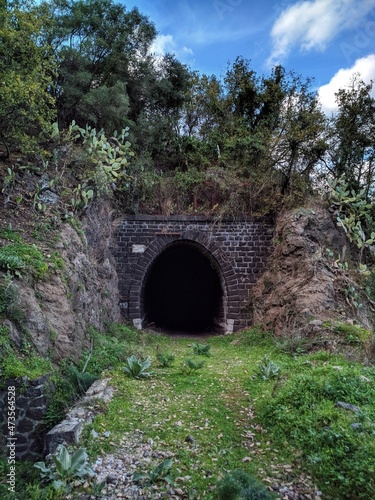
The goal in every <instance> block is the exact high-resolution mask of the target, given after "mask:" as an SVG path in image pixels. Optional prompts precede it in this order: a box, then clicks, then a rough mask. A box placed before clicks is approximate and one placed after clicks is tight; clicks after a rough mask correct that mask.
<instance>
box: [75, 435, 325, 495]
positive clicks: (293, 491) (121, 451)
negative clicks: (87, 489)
mask: <svg viewBox="0 0 375 500" xmlns="http://www.w3.org/2000/svg"><path fill="white" fill-rule="evenodd" d="M108 437H109V436H107V438H105V437H104V434H102V435H97V436H96V439H108ZM116 446H117V449H116V452H114V453H110V454H106V455H104V456H101V457H98V458H97V460H96V462H95V463H94V464H93V465H92V468H93V470H94V472H95V478H94V480H95V481H96V483H98V484H99V483H102V482H103V483H104V487H103V488H102V490H101V492H100V494H99V495H97V496H96V497H95V496H93V495H87V494H86V495H85V494H83V495H81V496H80V497H79V498H80V499H81V500H94V499H96V500H98V499H100V500H115V499H118V498H121V499H138V500H144V499H158V498H167V499H172V500H173V499H188V498H192V496H191V493H192V491H191V488H189V489H190V497H189V495H188V494H187V492H186V491H184V489H183V483H184V480H186V481H187V479H188V478H183V477H181V478H177V480H176V481H175V484H173V486H171V485H169V484H168V483H167V482H166V481H158V482H157V483H155V484H147V483H145V482H134V481H133V474H134V473H135V472H142V473H147V472H149V471H151V470H152V469H153V468H154V467H156V465H158V464H160V463H161V462H162V461H163V460H165V459H172V460H173V457H174V453H172V452H169V451H160V450H157V449H156V446H155V443H154V441H153V440H152V439H147V440H145V437H144V433H143V432H142V431H140V430H136V431H134V432H131V433H130V432H127V433H125V434H124V437H123V438H122V440H121V441H120V443H119V445H116ZM285 468H287V471H285ZM281 478H282V479H281ZM264 484H268V489H269V490H270V491H272V492H273V493H275V494H277V498H279V499H283V500H323V496H322V493H321V492H320V491H319V490H318V489H317V488H316V487H315V486H314V485H313V483H312V479H311V477H309V476H306V475H305V474H303V473H300V472H298V473H294V472H293V470H292V469H291V467H290V466H285V465H280V466H279V467H277V471H275V475H274V477H273V478H272V477H267V478H266V479H265V483H264ZM176 485H178V486H176ZM195 498H199V496H198V495H197V496H196V497H195Z"/></svg>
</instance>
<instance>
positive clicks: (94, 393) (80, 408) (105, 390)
mask: <svg viewBox="0 0 375 500" xmlns="http://www.w3.org/2000/svg"><path fill="white" fill-rule="evenodd" d="M109 381H110V379H109V378H105V379H99V380H96V381H95V382H94V383H93V384H92V385H91V386H90V387H89V389H88V390H87V391H86V393H85V395H84V396H83V398H81V399H80V400H79V401H78V403H76V404H75V405H74V406H73V408H72V409H71V410H69V412H68V413H67V414H66V418H65V420H63V421H62V422H60V423H59V424H57V425H55V427H53V429H51V430H50V431H49V432H48V433H47V434H46V436H45V445H44V451H45V454H46V455H49V454H50V453H54V452H55V451H56V448H57V446H58V445H59V444H63V443H65V444H70V443H74V444H78V443H79V440H80V436H81V433H82V430H83V427H84V425H85V424H88V423H91V422H92V420H93V418H94V416H95V411H94V409H93V408H92V407H91V406H90V403H95V402H97V401H103V402H104V403H108V402H109V401H110V400H111V399H112V397H113V390H112V388H111V387H110V386H109Z"/></svg>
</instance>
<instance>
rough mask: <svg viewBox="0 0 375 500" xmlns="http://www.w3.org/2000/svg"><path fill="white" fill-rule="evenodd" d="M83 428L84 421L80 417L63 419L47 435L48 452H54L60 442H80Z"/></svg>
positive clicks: (46, 446) (46, 449)
mask: <svg viewBox="0 0 375 500" xmlns="http://www.w3.org/2000/svg"><path fill="white" fill-rule="evenodd" d="M82 429H83V421H82V420H78V419H71V420H63V421H62V422H61V423H60V424H58V425H56V426H55V427H54V428H53V429H51V430H50V431H49V432H48V433H47V434H46V437H45V451H46V454H47V455H49V454H50V453H54V452H55V451H56V448H57V446H58V445H59V444H62V443H67V444H69V443H75V444H77V443H78V442H79V437H80V435H81V432H82Z"/></svg>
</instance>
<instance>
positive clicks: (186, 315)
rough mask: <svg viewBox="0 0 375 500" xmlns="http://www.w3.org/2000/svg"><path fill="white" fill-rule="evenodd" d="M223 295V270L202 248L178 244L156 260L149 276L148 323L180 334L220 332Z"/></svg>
mask: <svg viewBox="0 0 375 500" xmlns="http://www.w3.org/2000/svg"><path fill="white" fill-rule="evenodd" d="M223 295H224V294H223V288H222V284H221V278H220V275H219V270H218V269H216V268H215V267H214V266H213V263H212V261H211V259H210V258H209V257H208V256H207V255H205V254H204V253H203V252H202V251H201V249H200V246H199V245H196V244H194V243H190V242H186V241H185V242H178V243H174V244H172V245H170V246H169V247H167V248H166V249H165V250H164V251H163V252H162V253H161V254H160V255H159V256H158V257H156V259H155V260H154V262H153V264H152V265H151V268H150V270H149V272H148V273H147V275H146V278H145V282H144V288H143V310H144V316H145V322H146V323H147V324H148V325H152V326H154V327H156V328H161V329H164V330H172V331H176V332H194V333H207V332H217V331H218V330H219V325H218V324H219V321H220V320H221V319H222V317H223Z"/></svg>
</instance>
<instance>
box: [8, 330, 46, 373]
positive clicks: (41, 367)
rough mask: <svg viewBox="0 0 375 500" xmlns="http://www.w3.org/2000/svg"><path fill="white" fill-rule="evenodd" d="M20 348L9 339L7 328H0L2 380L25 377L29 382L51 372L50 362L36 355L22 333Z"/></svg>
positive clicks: (24, 333) (25, 334) (25, 335)
mask: <svg viewBox="0 0 375 500" xmlns="http://www.w3.org/2000/svg"><path fill="white" fill-rule="evenodd" d="M23 337H24V338H23V341H22V345H21V347H17V346H16V345H15V343H14V342H13V340H12V339H11V337H10V333H9V330H8V328H7V327H5V326H0V377H1V378H2V379H7V378H18V377H24V376H27V377H28V378H30V379H31V380H33V379H35V378H37V377H39V376H41V375H44V374H46V373H48V372H50V371H51V369H52V366H51V362H50V361H49V360H48V359H46V358H44V357H42V356H40V355H38V354H37V353H36V352H35V349H34V348H33V347H32V345H31V344H30V343H29V342H28V340H27V333H26V332H23Z"/></svg>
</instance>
